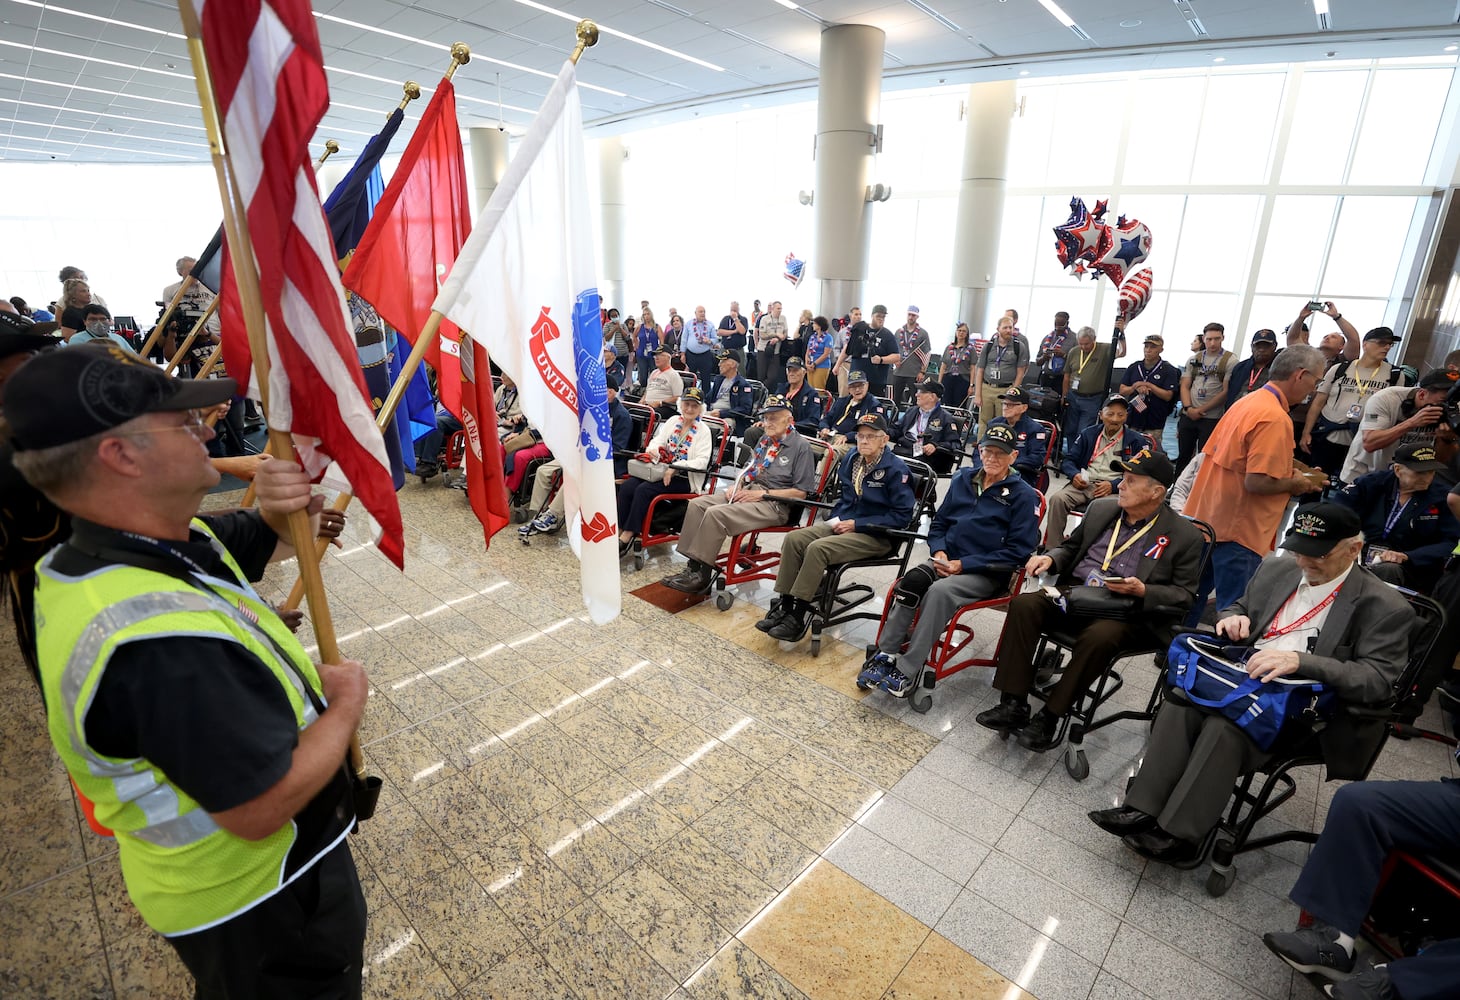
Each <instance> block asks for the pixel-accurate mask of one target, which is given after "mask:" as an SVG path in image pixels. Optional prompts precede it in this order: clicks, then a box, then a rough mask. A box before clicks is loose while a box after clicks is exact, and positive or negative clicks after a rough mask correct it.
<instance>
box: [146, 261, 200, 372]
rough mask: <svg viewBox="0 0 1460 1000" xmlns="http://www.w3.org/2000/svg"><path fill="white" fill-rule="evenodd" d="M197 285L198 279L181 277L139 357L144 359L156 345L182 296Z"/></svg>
mask: <svg viewBox="0 0 1460 1000" xmlns="http://www.w3.org/2000/svg"><path fill="white" fill-rule="evenodd" d="M197 283H198V279H197V278H194V277H193V276H192V275H191V274H187V275H184V276H183V280H182V283H181V284H180V285H178V286H177V291H175V292H173V293H172V301H171V302H169V303H168V304H167V308H166V309H164V310H162V316H161V318H159V319H158V320H157V325H155V326H154V327H153V328H152V332H151V333H149V334H148V335H147V340H146V341H144V342H143V344H142V349H141V350H140V351H138V352H137V353H138V354H139V355H140V356H141V357H144V358H145V357H146V356H147V352H148V351H150V350H152V348H153V346H155V345H156V343H157V338H159V337H161V336H162V331H163V330H166V329H167V321H168V320H170V319H172V314H173V313H175V312H177V307H178V304H179V303H180V302H182V298H183V296H184V295H186V294H187V292H188V289H189V288H191V287H193V285H195V284H197Z"/></svg>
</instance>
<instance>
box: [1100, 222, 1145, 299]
mask: <svg viewBox="0 0 1460 1000" xmlns="http://www.w3.org/2000/svg"><path fill="white" fill-rule="evenodd" d="M1150 253H1151V230H1150V227H1148V226H1147V225H1146V224H1145V223H1144V222H1142V221H1140V220H1139V219H1126V217H1125V216H1123V215H1122V216H1121V217H1120V218H1119V219H1117V220H1116V223H1115V226H1114V227H1113V228H1112V229H1110V243H1109V245H1108V246H1106V247H1105V248H1103V249H1102V250H1101V253H1100V256H1099V257H1098V258H1096V260H1095V264H1094V268H1095V270H1097V271H1099V272H1100V273H1101V274H1103V275H1105V276H1106V277H1107V278H1109V279H1110V280H1111V281H1112V282H1113V283H1114V284H1115V286H1116V287H1117V288H1118V287H1120V286H1121V285H1122V284H1124V283H1125V279H1126V276H1127V275H1128V274H1130V273H1131V271H1133V270H1134V269H1135V268H1137V267H1139V266H1140V265H1141V264H1142V262H1144V261H1145V259H1146V258H1147V257H1148V256H1150Z"/></svg>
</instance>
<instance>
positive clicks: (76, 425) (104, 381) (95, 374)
mask: <svg viewBox="0 0 1460 1000" xmlns="http://www.w3.org/2000/svg"><path fill="white" fill-rule="evenodd" d="M237 392H238V383H237V382H235V381H234V380H233V379H231V378H219V379H177V378H172V377H171V376H168V375H164V374H162V372H161V371H160V370H158V368H157V367H156V366H154V365H151V364H148V363H147V362H146V361H143V360H142V359H141V358H139V357H137V356H136V355H135V354H132V353H130V352H128V351H125V350H123V349H122V348H121V347H119V346H118V345H117V344H114V343H103V342H99V341H98V342H93V343H90V344H82V345H80V346H77V347H67V348H63V349H61V350H56V351H46V352H45V353H43V354H37V355H36V356H35V357H33V358H31V359H30V360H29V361H27V362H26V363H25V364H23V365H21V366H20V367H19V368H18V369H16V371H15V374H14V375H12V376H10V378H9V380H8V381H6V383H5V396H4V399H3V409H4V411H5V419H6V420H7V421H8V422H9V424H10V429H11V437H12V440H13V441H14V444H15V450H16V451H35V450H37V449H40V448H54V447H56V446H57V445H62V444H70V443H71V442H72V441H80V440H81V439H82V438H85V437H90V436H91V435H93V434H100V433H101V432H102V431H109V430H111V429H112V428H113V427H119V426H121V425H122V424H124V423H126V422H127V421H128V420H133V419H135V418H137V417H140V416H142V415H143V414H147V413H171V412H177V411H179V410H195V409H203V408H206V407H210V406H217V405H218V404H219V403H223V402H226V401H228V400H230V399H232V398H233V397H234V395H235V394H236V393H237Z"/></svg>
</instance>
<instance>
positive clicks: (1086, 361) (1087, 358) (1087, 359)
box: [1075, 347, 1095, 375]
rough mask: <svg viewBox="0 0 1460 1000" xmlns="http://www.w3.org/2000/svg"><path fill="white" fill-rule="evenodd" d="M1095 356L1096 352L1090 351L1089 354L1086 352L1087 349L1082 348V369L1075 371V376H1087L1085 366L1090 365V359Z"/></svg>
mask: <svg viewBox="0 0 1460 1000" xmlns="http://www.w3.org/2000/svg"><path fill="white" fill-rule="evenodd" d="M1094 356H1095V352H1094V351H1090V352H1089V353H1088V354H1087V353H1086V352H1085V349H1084V348H1083V347H1082V348H1080V367H1079V368H1076V369H1075V374H1076V375H1083V374H1085V366H1086V365H1088V364H1089V363H1090V359H1091V358H1093V357H1094Z"/></svg>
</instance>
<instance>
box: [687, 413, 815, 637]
mask: <svg viewBox="0 0 1460 1000" xmlns="http://www.w3.org/2000/svg"><path fill="white" fill-rule="evenodd" d="M807 440H808V442H809V443H810V445H811V453H812V454H813V455H815V456H816V460H817V473H816V489H815V490H814V491H813V492H812V493H811V494H810V495H809V496H807V497H806V499H805V500H804V501H796V500H788V501H784V502H785V503H789V504H791V505H792V509H791V514H790V516H789V517H788V518H787V519H786V523H785V524H782V525H774V526H772V527H768V528H756V529H755V530H753V531H745V532H741V533H740V534H738V535H735V536H733V537H731V539H730V550H729V552H727V553H726V554H725V555H723V556H721V557H720V558H719V559H718V560H717V561H716V563H715V569H716V571H717V572H716V574H715V582H714V585H713V587H712V589H713V590H714V592H715V607H717V608H719V609H720V610H721V611H729V610H730V608H731V606H732V605H734V603H735V595H734V594H732V593H730V592H729V591H728V590H726V589H725V588H726V587H729V586H731V585H732V584H737V583H749V582H751V581H753V580H774V579H775V578H776V570H777V569H778V568H779V567H780V565H781V553H780V550H772V551H762V550H761V547H760V538H761V536H762V535H784V534H788V533H790V532H792V531H795V530H796V529H797V528H805V527H809V526H810V525H811V523H812V522H813V521H815V520H816V511H817V510H818V507H819V504H820V500H821V498H822V496H824V495H825V494H826V491H827V487H828V485H829V484H830V483H831V482H833V481H834V480H835V477H836V464H837V461H836V452H835V451H833V450H832V449H831V447H830V446H829V445H827V443H826V442H825V441H819V440H816V439H815V438H808V439H807Z"/></svg>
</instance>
